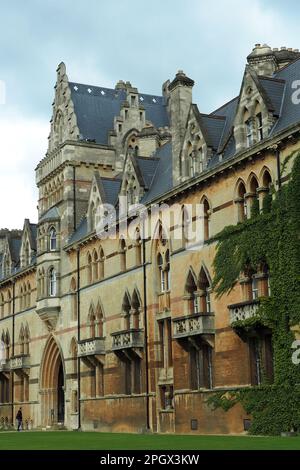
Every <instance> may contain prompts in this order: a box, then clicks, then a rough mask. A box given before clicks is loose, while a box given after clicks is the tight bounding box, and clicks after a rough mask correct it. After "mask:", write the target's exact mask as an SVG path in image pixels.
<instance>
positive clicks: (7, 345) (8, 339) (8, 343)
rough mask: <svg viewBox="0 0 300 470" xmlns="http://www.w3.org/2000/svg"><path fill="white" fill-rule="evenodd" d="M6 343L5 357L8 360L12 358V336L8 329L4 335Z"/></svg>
mask: <svg viewBox="0 0 300 470" xmlns="http://www.w3.org/2000/svg"><path fill="white" fill-rule="evenodd" d="M4 344H5V359H6V360H7V361H8V360H9V358H10V336H9V332H8V330H7V331H6V335H5V337H4Z"/></svg>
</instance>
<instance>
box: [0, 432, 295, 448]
mask: <svg viewBox="0 0 300 470" xmlns="http://www.w3.org/2000/svg"><path fill="white" fill-rule="evenodd" d="M0 450H300V437H256V436H255V437H252V436H199V435H198V436H194V435H189V436H186V435H185V436H182V435H181V436H180V435H165V434H164V435H161V434H150V435H144V434H139V435H137V434H110V433H96V432H67V431H58V432H54V431H52V432H33V431H32V432H20V433H17V432H1V433H0Z"/></svg>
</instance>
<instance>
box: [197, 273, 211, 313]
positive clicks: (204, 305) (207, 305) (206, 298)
mask: <svg viewBox="0 0 300 470" xmlns="http://www.w3.org/2000/svg"><path fill="white" fill-rule="evenodd" d="M210 290H211V289H210V283H209V280H208V278H207V275H206V272H205V270H204V268H201V270H200V275H199V291H200V309H201V312H202V313H211V312H212V309H211V298H210Z"/></svg>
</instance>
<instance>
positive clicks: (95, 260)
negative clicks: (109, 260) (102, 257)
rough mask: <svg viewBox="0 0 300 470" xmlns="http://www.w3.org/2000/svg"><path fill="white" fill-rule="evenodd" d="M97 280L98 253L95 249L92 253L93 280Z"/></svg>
mask: <svg viewBox="0 0 300 470" xmlns="http://www.w3.org/2000/svg"><path fill="white" fill-rule="evenodd" d="M97 280H98V254H97V251H96V250H95V251H94V253H93V281H97Z"/></svg>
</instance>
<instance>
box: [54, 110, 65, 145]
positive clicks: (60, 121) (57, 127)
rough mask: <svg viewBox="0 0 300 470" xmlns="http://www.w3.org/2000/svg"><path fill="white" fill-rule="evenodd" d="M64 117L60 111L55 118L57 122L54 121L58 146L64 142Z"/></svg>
mask: <svg viewBox="0 0 300 470" xmlns="http://www.w3.org/2000/svg"><path fill="white" fill-rule="evenodd" d="M63 127H64V123H63V115H62V113H61V111H58V112H57V113H56V116H55V121H54V131H55V134H56V145H59V144H61V143H62V140H63Z"/></svg>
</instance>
